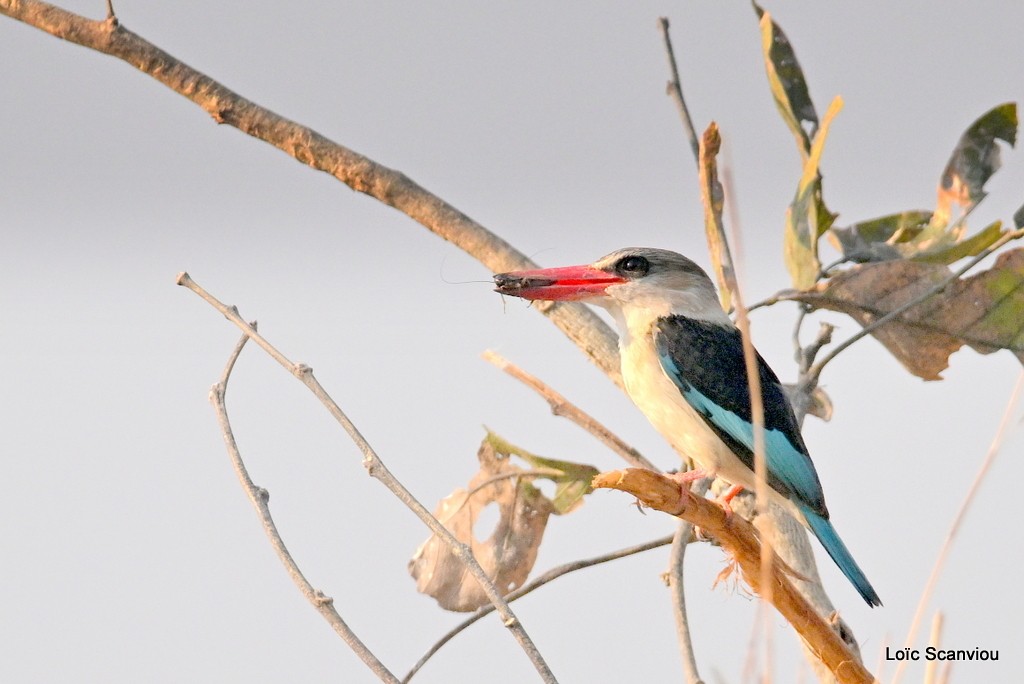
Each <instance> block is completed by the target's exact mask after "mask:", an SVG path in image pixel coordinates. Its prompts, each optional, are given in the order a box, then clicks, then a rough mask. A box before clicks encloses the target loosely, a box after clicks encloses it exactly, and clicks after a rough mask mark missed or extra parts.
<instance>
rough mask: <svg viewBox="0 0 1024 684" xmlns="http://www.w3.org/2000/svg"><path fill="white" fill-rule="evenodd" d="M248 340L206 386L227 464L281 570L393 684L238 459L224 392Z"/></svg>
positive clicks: (379, 675) (392, 677) (264, 492)
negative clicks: (294, 550)
mask: <svg viewBox="0 0 1024 684" xmlns="http://www.w3.org/2000/svg"><path fill="white" fill-rule="evenodd" d="M250 325H251V327H252V329H253V330H255V329H256V323H255V322H253V323H251V324H250ZM248 341H249V336H248V335H243V336H242V339H241V340H239V342H238V344H237V345H235V348H234V351H232V352H231V356H230V357H229V358H228V362H227V364H226V365H225V366H224V372H223V373H221V376H220V379H219V380H218V381H217V383H216V384H215V385H214V386H213V387H212V388H211V389H210V403H212V404H213V407H214V410H216V412H217V423H218V424H219V425H220V431H221V434H222V435H223V436H224V445H225V446H226V447H227V450H228V455H229V456H230V457H231V465H232V466H233V467H234V469H235V474H236V475H237V476H238V481H239V482H240V483H241V485H242V489H244V490H245V494H246V496H248V497H249V501H250V502H252V505H253V508H255V509H256V513H257V515H259V517H260V522H261V523H263V531H264V532H266V534H267V538H268V539H269V540H270V545H271V546H272V547H273V548H274V552H275V553H276V554H277V557H278V558H279V559H280V560H281V563H282V564H283V565H284V567H285V570H287V571H288V576H289V577H291V578H292V581H293V582H294V583H295V586H297V587H298V588H299V591H301V592H302V595H303V596H305V597H306V600H307V601H309V602H310V603H311V604H312V605H313V607H314V608H316V610H317V612H319V613H320V614H321V615H322V616H323V617H324V619H325V620H327V622H328V624H330V625H331V627H332V628H333V629H334V631H335V632H337V633H338V636H340V637H341V638H342V640H343V641H344V642H345V643H346V644H348V646H349V648H351V649H352V650H353V651H354V652H355V654H356V655H357V656H358V657H359V659H360V660H362V661H363V662H364V663H365V664H366V666H367V667H368V668H370V670H372V671H373V673H374V674H375V675H377V678H378V679H380V680H381V681H382V682H393V683H395V684H397V682H398V677H396V676H395V675H393V674H392V673H391V672H390V671H389V670H388V669H387V667H385V666H384V664H383V663H381V662H380V660H378V659H377V656H375V655H374V654H373V652H372V651H370V649H369V648H367V647H366V644H364V643H363V642H362V641H361V640H360V639H359V637H358V636H356V634H355V632H353V631H352V629H351V628H350V627H349V626H348V625H347V624H346V623H345V620H344V619H343V618H342V617H341V615H340V614H339V613H338V611H337V610H335V608H334V599H332V598H331V597H329V596H326V595H324V593H323V592H322V591H320V590H319V589H315V588H314V587H313V585H312V584H310V583H309V580H307V579H306V576H305V575H303V574H302V570H300V569H299V566H298V564H297V563H296V562H295V559H294V558H292V555H291V553H289V552H288V548H287V547H286V546H285V543H284V540H283V539H282V538H281V534H280V533H279V532H278V530H277V525H276V524H275V523H274V518H273V516H272V515H271V514H270V493H269V492H267V490H266V489H263V488H262V487H258V486H256V484H254V483H253V481H252V478H251V477H249V471H248V469H247V468H246V467H245V462H244V461H243V460H242V454H241V452H240V451H239V449H238V444H237V442H236V441H235V435H234V431H233V430H232V429H231V422H230V420H228V409H227V403H226V395H227V390H228V378H230V377H231V370H232V369H233V368H234V366H235V361H236V360H238V355H239V354H241V353H242V348H243V347H244V346H245V343H246V342H248Z"/></svg>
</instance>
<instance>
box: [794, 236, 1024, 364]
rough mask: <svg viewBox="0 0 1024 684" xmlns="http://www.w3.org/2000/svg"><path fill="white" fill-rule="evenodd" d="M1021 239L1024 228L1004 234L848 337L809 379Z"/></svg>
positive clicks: (822, 361)
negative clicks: (865, 339) (938, 279)
mask: <svg viewBox="0 0 1024 684" xmlns="http://www.w3.org/2000/svg"><path fill="white" fill-rule="evenodd" d="M1021 237H1024V228H1022V229H1019V230H1009V231H1007V232H1005V233H1003V235H1002V236H1001V237H1000V238H999V239H998V240H996V241H995V242H993V243H992V244H991V245H990V246H989V247H987V248H986V249H984V250H982V251H981V252H979V253H978V254H977V256H975V257H973V258H972V259H970V260H969V261H968V262H967V263H966V264H964V265H963V266H961V267H960V268H958V269H957V270H956V271H954V272H953V273H951V274H950V275H949V277H947V278H944V279H943V280H941V281H940V282H938V283H936V284H935V285H934V286H932V287H930V288H928V289H927V290H926V291H925V292H923V293H921V294H920V295H919V296H917V297H914V298H913V299H911V300H910V301H909V302H906V303H905V304H903V305H902V306H898V307H896V308H895V309H893V310H892V311H890V312H889V313H887V314H885V315H884V316H882V317H881V318H878V319H876V320H874V321H872V322H871V323H870V324H868V325H866V326H864V327H863V328H861V329H860V330H859V331H857V332H856V333H855V334H853V335H851V336H850V337H848V338H847V339H845V340H843V341H842V342H841V343H840V344H839V345H837V346H836V347H835V348H834V349H833V350H832V351H831V352H829V353H828V354H827V355H826V356H825V358H823V359H822V360H821V361H818V362H817V363H816V364H814V366H813V367H811V370H810V371H808V373H807V375H808V379H809V380H810V381H811V382H814V383H817V381H818V377H819V376H820V375H821V371H822V370H823V369H824V368H825V366H827V365H828V364H829V362H830V361H832V359H834V358H836V357H837V356H839V354H841V353H843V352H844V351H846V350H847V349H848V348H849V347H850V346H851V345H853V344H854V343H855V342H857V341H859V340H861V339H863V338H864V337H866V336H867V335H870V334H871V333H872V332H874V331H875V330H877V329H878V328H880V327H881V326H883V325H885V324H886V323H889V322H891V321H893V320H895V319H896V318H898V317H900V316H902V315H903V314H904V313H906V312H907V311H908V310H910V309H912V308H914V307H915V306H917V305H919V304H921V303H923V302H925V301H927V300H928V299H931V298H932V297H934V296H935V295H937V294H939V293H941V292H942V291H943V290H945V289H946V288H947V287H949V286H950V285H951V284H953V282H955V281H956V280H958V279H959V278H960V277H961V276H962V275H964V274H965V273H967V272H968V271H970V270H971V269H972V268H974V267H975V266H977V265H978V263H979V262H981V261H982V260H983V259H985V258H986V257H988V256H989V255H990V254H992V253H993V252H995V251H996V250H998V249H999V248H1000V247H1002V246H1003V245H1005V244H1006V243H1007V242H1010V241H1011V240H1016V239H1018V238H1021Z"/></svg>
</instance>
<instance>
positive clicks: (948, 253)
mask: <svg viewBox="0 0 1024 684" xmlns="http://www.w3.org/2000/svg"><path fill="white" fill-rule="evenodd" d="M1005 232H1006V231H1004V230H1003V222H1002V221H996V222H995V223H993V224H991V225H989V226H986V227H985V228H983V229H982V230H981V231H980V232H978V233H976V234H974V235H972V236H971V237H969V238H967V239H966V240H958V241H954V242H952V243H951V244H948V245H941V246H939V247H937V248H935V249H930V250H924V251H921V252H918V253H917V254H914V255H913V256H911V257H910V258H911V259H913V260H914V261H922V262H925V263H930V264H951V263H953V262H954V261H957V260H959V259H963V258H964V257H969V256H974V255H976V254H980V253H981V252H982V250H985V249H987V248H988V247H989V246H990V245H991V244H992V243H994V242H995V241H996V240H998V239H999V238H1001V237H1002V236H1003V234H1004V233H1005ZM947 235H952V233H947Z"/></svg>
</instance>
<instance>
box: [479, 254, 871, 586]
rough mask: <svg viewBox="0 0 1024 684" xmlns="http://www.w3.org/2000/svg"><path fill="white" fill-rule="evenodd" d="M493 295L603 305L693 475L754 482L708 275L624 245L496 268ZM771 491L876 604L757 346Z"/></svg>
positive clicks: (676, 257) (748, 437)
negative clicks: (573, 261)
mask: <svg viewBox="0 0 1024 684" xmlns="http://www.w3.org/2000/svg"><path fill="white" fill-rule="evenodd" d="M494 284H495V291H496V292H499V293H501V294H506V295H512V296H515V297H522V298H524V299H529V300H548V301H579V302H585V303H587V304H594V305H597V306H600V307H603V308H604V309H606V310H607V311H608V312H609V313H610V314H611V316H612V318H613V319H614V320H615V323H616V326H617V327H618V330H619V352H620V356H621V360H622V379H623V382H624V384H625V386H626V391H627V393H628V394H629V397H630V398H631V399H632V400H633V403H634V404H636V406H637V408H639V409H640V411H641V412H642V413H643V414H644V415H645V416H647V418H648V420H650V422H651V424H652V425H654V427H655V429H657V430H658V432H660V433H661V434H662V436H664V437H665V439H666V440H668V442H669V443H670V444H671V445H672V446H673V447H674V448H675V449H676V450H677V451H679V452H681V453H684V454H687V455H688V456H690V457H691V458H692V459H693V460H694V461H695V462H696V463H697V465H698V466H699V470H698V471H697V472H698V476H704V475H707V476H718V477H721V478H722V479H724V480H726V481H727V482H729V483H730V484H731V485H733V487H732V489H731V490H730V492H729V493H728V494H726V498H725V502H726V505H728V504H727V502H728V499H729V498H731V496H734V495H735V494H736V493H738V492H739V491H741V490H742V489H743V488H746V489H751V490H752V489H754V485H755V475H754V426H753V419H752V417H751V406H750V389H749V385H748V384H747V371H746V364H745V362H744V356H743V340H742V337H741V335H740V331H739V330H738V329H737V328H736V326H735V325H734V324H733V322H732V320H731V319H730V318H729V316H728V315H727V314H726V312H725V311H724V310H723V309H722V307H721V305H720V304H719V300H718V296H717V295H716V293H715V286H714V285H713V284H712V282H711V279H710V278H709V277H708V275H707V273H706V272H705V271H704V270H703V269H702V268H701V267H700V266H698V265H697V264H696V263H694V262H693V261H691V260H690V259H688V258H686V257H684V256H683V255H681V254H676V253H675V252H670V251H668V250H664V249H651V248H645V247H630V248H626V249H620V250H618V251H615V252H612V253H611V254H609V255H607V256H605V257H602V258H600V259H598V260H597V261H595V262H594V263H592V264H589V265H584V266H566V267H562V268H545V269H536V270H528V271H513V272H510V273H499V274H498V275H495V276H494ZM755 355H756V356H757V368H758V375H759V377H760V380H761V399H762V405H763V406H764V441H765V464H766V466H767V480H768V485H769V487H768V489H769V493H770V494H769V495H770V498H771V500H772V501H774V502H775V503H777V504H778V505H780V506H782V508H783V509H785V510H787V511H788V512H789V513H790V514H791V515H793V516H794V517H795V518H796V519H797V520H799V521H800V522H801V523H802V524H803V525H804V526H805V527H806V528H807V529H809V530H810V531H811V532H812V533H813V534H814V536H815V537H817V538H818V541H819V542H821V545H822V546H823V547H825V550H826V551H827V552H828V554H829V556H831V557H832V560H833V561H835V563H836V565H837V566H839V569H840V570H842V571H843V574H844V575H846V577H847V579H849V580H850V582H851V583H852V584H853V586H854V587H855V588H856V589H857V591H858V593H860V595H861V596H862V597H863V598H864V600H865V601H866V602H867V603H868V605H869V606H880V605H882V601H881V599H879V597H878V594H877V593H876V592H875V589H874V588H873V587H872V586H871V583H870V582H869V581H868V579H867V576H866V575H865V574H864V572H863V571H862V570H861V569H860V567H859V566H858V565H857V562H856V561H855V560H854V559H853V556H852V555H851V554H850V551H849V550H848V549H847V548H846V545H845V544H844V543H843V541H842V539H840V537H839V534H838V533H837V532H836V529H835V527H833V526H832V522H831V521H830V520H829V513H828V508H826V507H825V495H824V492H823V491H822V487H821V482H820V480H819V479H818V473H817V471H816V470H815V468H814V463H813V462H812V461H811V457H810V455H809V453H808V451H807V446H806V445H805V444H804V440H803V438H802V437H801V435H800V426H799V423H798V422H797V419H796V416H795V415H794V413H793V408H792V407H791V406H790V403H789V400H788V399H787V398H786V394H785V392H784V391H783V389H782V384H781V383H780V382H779V379H778V377H777V376H776V375H775V373H774V372H773V371H772V369H771V368H770V367H769V366H768V364H767V363H765V361H764V359H763V358H761V355H760V354H757V352H756V351H755Z"/></svg>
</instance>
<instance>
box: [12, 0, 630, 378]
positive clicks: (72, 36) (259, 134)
mask: <svg viewBox="0 0 1024 684" xmlns="http://www.w3.org/2000/svg"><path fill="white" fill-rule="evenodd" d="M0 14H5V15H7V16H9V17H12V18H14V19H17V20H19V21H22V22H24V23H26V24H29V25H30V26H34V27H36V28H38V29H40V30H41V31H45V32H46V33H49V34H51V35H54V36H56V37H58V38H61V39H63V40H67V41H70V42H72V43H76V44H78V45H82V46H84V47H87V48H90V49H92V50H96V51H98V52H102V53H104V54H107V55H111V56H113V57H117V58H118V59H120V60H123V61H125V62H127V63H128V64H130V65H132V66H133V67H135V68H136V69H138V70H139V71H141V72H143V73H145V74H148V75H149V76H151V77H153V78H154V79H156V80H157V81H160V82H161V83H163V84H164V85H165V86H167V87H168V88H170V89H171V90H173V91H174V92H176V93H178V94H180V95H182V96H184V97H186V98H188V99H189V100H191V101H192V102H194V103H195V104H197V105H199V106H200V107H202V108H203V110H205V111H206V112H207V113H208V114H209V115H210V116H211V117H213V119H214V121H216V122H218V123H223V124H227V125H229V126H233V127H235V128H237V129H238V130H240V131H242V132H243V133H245V134H246V135H250V136H252V137H254V138H257V139H259V140H262V141H264V142H266V143H269V144H271V145H273V146H274V147H276V148H278V149H279V150H281V151H283V152H285V153H286V154H288V155H289V156H291V157H294V158H295V159H296V160H297V161H300V162H302V163H303V164H307V165H308V166H311V167H313V168H314V169H316V170H318V171H323V172H324V173H328V174H330V175H332V176H334V177H335V178H337V179H338V180H340V181H341V182H343V183H345V184H346V185H348V186H349V187H350V188H352V189H353V190H356V191H357V192H361V193H364V194H367V195H370V196H371V197H373V198H375V199H377V200H380V201H381V202H383V203H384V204H387V205H388V206H391V207H394V208H395V209H398V210H399V211H401V212H402V213H403V214H405V215H407V216H409V217H410V218H412V219H413V220H415V221H417V222H418V223H420V224H421V225H423V226H424V227H425V228H427V229H428V230H430V231H431V232H432V233H434V234H436V235H438V236H440V237H441V238H444V239H445V240H447V241H449V242H451V243H452V244H454V245H455V246H457V247H459V248H460V249H462V250H463V251H465V252H466V253H467V254H469V255H470V256H472V257H474V258H475V259H477V260H478V261H480V263H482V264H483V265H484V266H486V267H487V268H488V269H490V270H491V272H493V273H500V272H502V271H514V270H517V269H524V268H535V267H536V264H535V263H534V262H533V261H531V260H530V259H529V258H527V257H526V256H525V255H524V254H523V253H522V252H520V251H518V250H517V249H515V248H514V247H513V246H512V245H510V244H509V243H507V242H505V241H504V240H502V239H501V238H500V237H498V236H497V235H495V234H494V233H492V232H490V231H489V230H487V229H486V228H484V227H483V226H482V225H480V224H479V223H477V222H476V221H474V220H473V219H471V218H470V217H468V216H466V215H465V214H463V213H462V212H461V211H459V210H458V209H456V208H455V207H453V206H452V205H450V204H448V203H447V202H445V201H444V200H442V199H441V198H439V197H438V196H436V195H434V194H433V193H431V192H429V191H427V190H426V189H424V188H422V187H421V186H419V185H418V184H417V183H416V182H415V181H413V180H412V179H410V178H408V177H407V176H406V175H405V174H403V173H401V172H399V171H395V170H394V169H390V168H388V167H386V166H384V165H382V164H378V163H377V162H375V161H373V160H372V159H369V158H367V157H364V156H363V155H361V154H359V153H358V152H355V151H353V150H350V149H348V148H347V147H344V146H343V145H339V144H338V143H336V142H334V141H333V140H330V139H329V138H327V137H325V136H323V135H321V134H320V133H317V132H316V131H314V130H313V129H311V128H308V127H306V126H303V125H301V124H298V123H296V122H294V121H291V120H289V119H286V118H285V117H283V116H280V115H279V114H275V113H274V112H272V111H270V110H269V109H265V108H264V107H261V106H259V105H258V104H256V103H255V102H252V101H250V100H247V99H246V98H244V97H242V96H241V95H239V94H238V93H236V92H234V91H232V90H230V89H228V88H227V87H225V86H224V85H222V84H221V83H218V82H217V81H215V80H213V79H212V78H210V77H209V76H207V75H205V74H203V73H201V72H199V71H197V70H196V69H193V68H192V67H190V66H188V65H187V64H185V63H183V62H181V61H180V60H178V59H177V58H175V57H173V56H172V55H170V54H168V53H167V52H164V51H163V50H161V49H160V48H158V47H156V46H155V45H153V44H152V43H150V42H149V41H147V40H146V39H144V38H142V37H141V36H139V35H138V34H136V33H133V32H132V31H129V30H128V29H127V28H125V27H124V25H123V24H121V23H118V22H114V21H107V20H100V21H93V20H90V19H87V18H85V17H82V16H79V15H77V14H73V13H71V12H67V11H65V10H62V9H60V8H59V7H55V6H53V5H50V4H48V3H45V2H37V1H36V0H0ZM534 308H536V309H537V310H538V311H540V312H541V313H543V314H544V315H545V316H547V317H548V318H550V319H551V321H552V322H553V323H554V324H555V325H556V326H557V327H558V328H559V329H560V330H561V331H562V332H563V333H565V334H566V336H568V337H569V339H571V340H572V341H573V342H574V343H575V344H576V345H577V346H578V347H579V348H580V349H582V350H583V352H584V353H585V354H586V355H587V357H589V358H590V360H591V361H593V362H594V363H595V364H596V365H597V366H598V367H599V368H600V369H601V370H602V371H604V373H605V374H606V375H608V377H610V378H611V379H612V381H613V382H615V383H616V384H617V385H619V386H620V387H621V386H622V379H621V377H620V374H619V352H618V348H617V346H616V342H615V340H616V338H615V333H613V332H612V330H611V328H609V327H608V325H607V324H605V322H604V321H602V320H601V319H600V318H599V317H598V316H597V315H596V314H594V313H593V312H592V311H590V310H588V309H587V308H586V307H584V306H582V305H580V304H573V303H561V304H558V303H551V302H547V303H540V302H538V303H537V304H536V305H535V307H534Z"/></svg>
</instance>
